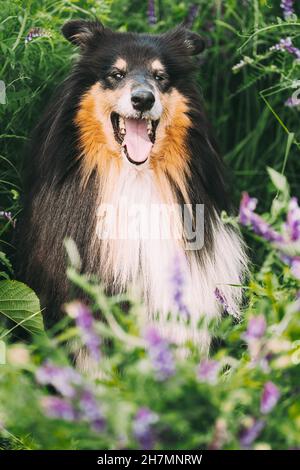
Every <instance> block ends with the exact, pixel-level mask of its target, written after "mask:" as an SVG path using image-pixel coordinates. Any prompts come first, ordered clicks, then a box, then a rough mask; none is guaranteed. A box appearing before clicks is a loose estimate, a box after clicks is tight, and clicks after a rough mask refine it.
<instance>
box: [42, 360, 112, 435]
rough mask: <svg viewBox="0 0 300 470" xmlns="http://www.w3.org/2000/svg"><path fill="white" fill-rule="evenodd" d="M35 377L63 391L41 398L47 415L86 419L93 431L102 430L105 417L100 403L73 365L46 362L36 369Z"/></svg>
mask: <svg viewBox="0 0 300 470" xmlns="http://www.w3.org/2000/svg"><path fill="white" fill-rule="evenodd" d="M36 379H37V381H38V383H40V384H41V385H51V386H52V387H54V388H55V390H56V391H57V392H58V393H59V394H60V395H62V397H59V396H57V397H56V396H47V397H44V398H43V399H42V402H41V405H42V407H43V409H44V411H45V413H46V415H47V416H49V417H52V418H60V419H64V420H66V421H75V420H76V421H81V422H87V423H89V424H90V426H91V428H92V429H93V430H94V431H97V432H100V431H102V430H103V428H104V426H105V420H104V418H103V415H102V412H101V408H100V405H99V403H98V401H97V399H96V397H95V395H94V393H93V392H92V390H90V389H89V388H88V387H87V385H86V384H85V383H84V381H83V378H82V377H81V376H80V375H79V374H78V373H77V372H76V371H75V370H74V369H72V368H71V367H58V366H55V365H54V364H51V363H46V364H45V365H43V366H41V367H40V368H39V369H38V370H37V372H36Z"/></svg>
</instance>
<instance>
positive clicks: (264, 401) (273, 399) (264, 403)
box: [260, 382, 280, 414]
mask: <svg viewBox="0 0 300 470" xmlns="http://www.w3.org/2000/svg"><path fill="white" fill-rule="evenodd" d="M279 397H280V392H279V390H278V388H277V387H276V385H275V384H273V382H267V383H266V384H265V386H264V390H263V393H262V397H261V403H260V411H261V412H262V413H263V414H267V413H270V411H271V410H272V409H273V408H274V406H275V405H276V403H277V402H278V400H279Z"/></svg>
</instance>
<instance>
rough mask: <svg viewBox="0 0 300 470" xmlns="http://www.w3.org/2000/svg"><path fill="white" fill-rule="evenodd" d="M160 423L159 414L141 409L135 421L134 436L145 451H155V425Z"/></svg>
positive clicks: (147, 409)
mask: <svg viewBox="0 0 300 470" xmlns="http://www.w3.org/2000/svg"><path fill="white" fill-rule="evenodd" d="M157 421H158V416H157V414H155V413H153V412H152V411H151V410H149V408H140V409H139V411H138V412H137V414H136V416H135V418H134V420H133V435H134V437H135V439H136V440H137V441H138V443H139V446H140V448H141V449H143V450H150V449H153V447H154V443H155V435H154V431H153V425H154V424H155V423H156V422H157Z"/></svg>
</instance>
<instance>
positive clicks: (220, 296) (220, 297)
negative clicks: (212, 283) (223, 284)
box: [215, 287, 230, 313]
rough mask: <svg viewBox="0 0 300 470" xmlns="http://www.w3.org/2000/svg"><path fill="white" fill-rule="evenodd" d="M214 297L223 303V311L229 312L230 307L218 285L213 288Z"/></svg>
mask: <svg viewBox="0 0 300 470" xmlns="http://www.w3.org/2000/svg"><path fill="white" fill-rule="evenodd" d="M215 297H216V299H217V300H218V302H220V304H221V305H223V309H224V312H227V313H230V307H229V305H228V302H227V300H226V297H225V295H224V294H223V292H221V291H220V289H219V288H218V287H216V289H215Z"/></svg>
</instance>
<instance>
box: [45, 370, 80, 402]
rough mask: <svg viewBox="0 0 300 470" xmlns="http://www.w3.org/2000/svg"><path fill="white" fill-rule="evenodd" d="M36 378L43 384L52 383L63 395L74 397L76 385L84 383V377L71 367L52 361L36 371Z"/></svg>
mask: <svg viewBox="0 0 300 470" xmlns="http://www.w3.org/2000/svg"><path fill="white" fill-rule="evenodd" d="M36 380H37V381H38V383H39V384H41V385H52V387H54V388H55V389H56V390H57V391H58V392H59V393H60V394H61V395H63V396H65V397H69V398H72V397H74V396H75V395H76V387H78V386H79V385H81V384H82V377H81V376H80V375H79V374H78V373H77V372H76V371H75V370H74V369H72V368H71V367H58V366H56V365H54V364H52V363H50V362H47V363H45V364H44V365H43V366H41V367H39V369H38V370H37V371H36Z"/></svg>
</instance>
